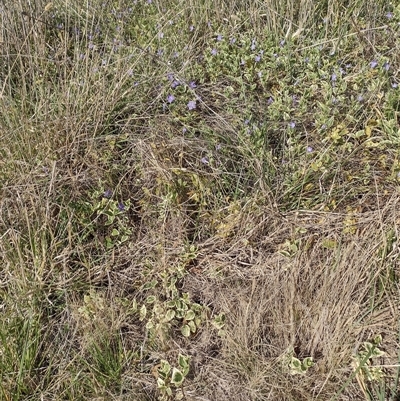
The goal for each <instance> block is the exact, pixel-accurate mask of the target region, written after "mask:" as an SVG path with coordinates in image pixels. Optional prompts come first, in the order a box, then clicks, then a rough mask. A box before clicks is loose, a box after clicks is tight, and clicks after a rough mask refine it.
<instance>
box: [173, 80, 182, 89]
mask: <svg viewBox="0 0 400 401" xmlns="http://www.w3.org/2000/svg"><path fill="white" fill-rule="evenodd" d="M180 84H181V83H180V82H179V81H174V82H172V84H171V88H172V89H175V88H176V87H177V86H179V85H180Z"/></svg>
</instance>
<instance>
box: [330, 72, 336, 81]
mask: <svg viewBox="0 0 400 401" xmlns="http://www.w3.org/2000/svg"><path fill="white" fill-rule="evenodd" d="M336 79H337V75H336V74H335V73H333V74H332V76H331V81H332V82H336Z"/></svg>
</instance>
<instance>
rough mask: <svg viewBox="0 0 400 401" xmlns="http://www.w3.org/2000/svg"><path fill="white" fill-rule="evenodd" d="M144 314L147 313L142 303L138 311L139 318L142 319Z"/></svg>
mask: <svg viewBox="0 0 400 401" xmlns="http://www.w3.org/2000/svg"><path fill="white" fill-rule="evenodd" d="M146 314H147V308H146V305H144V304H143V305H142V307H141V308H140V311H139V320H140V321H143V320H144V318H145V317H146Z"/></svg>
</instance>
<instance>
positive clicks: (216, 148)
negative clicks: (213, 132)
mask: <svg viewBox="0 0 400 401" xmlns="http://www.w3.org/2000/svg"><path fill="white" fill-rule="evenodd" d="M220 149H221V144H220V143H218V144H217V145H215V150H217V151H218V150H220Z"/></svg>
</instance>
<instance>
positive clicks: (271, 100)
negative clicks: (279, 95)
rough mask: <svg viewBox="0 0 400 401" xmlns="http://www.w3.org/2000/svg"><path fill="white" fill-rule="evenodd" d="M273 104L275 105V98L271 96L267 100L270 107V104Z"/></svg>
mask: <svg viewBox="0 0 400 401" xmlns="http://www.w3.org/2000/svg"><path fill="white" fill-rule="evenodd" d="M272 103H274V98H273V97H272V96H270V97H269V98H268V100H267V104H268V105H270V104H272Z"/></svg>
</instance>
